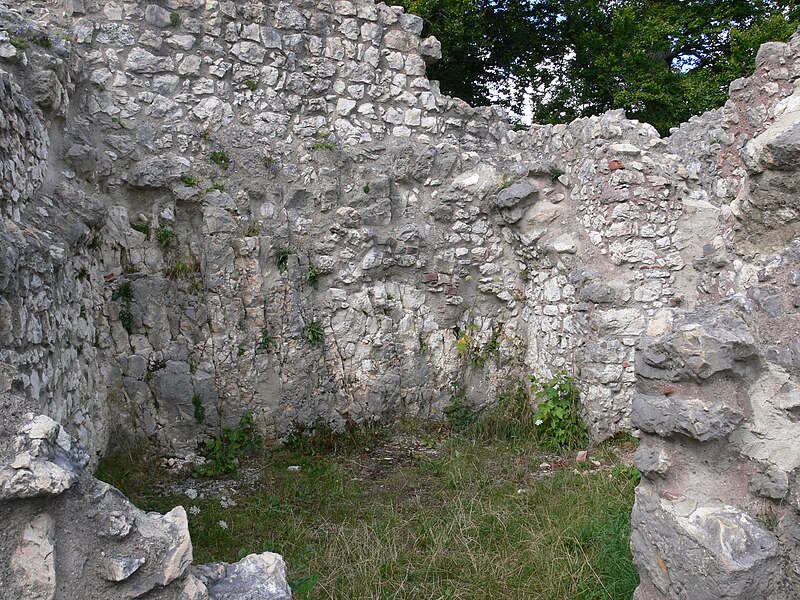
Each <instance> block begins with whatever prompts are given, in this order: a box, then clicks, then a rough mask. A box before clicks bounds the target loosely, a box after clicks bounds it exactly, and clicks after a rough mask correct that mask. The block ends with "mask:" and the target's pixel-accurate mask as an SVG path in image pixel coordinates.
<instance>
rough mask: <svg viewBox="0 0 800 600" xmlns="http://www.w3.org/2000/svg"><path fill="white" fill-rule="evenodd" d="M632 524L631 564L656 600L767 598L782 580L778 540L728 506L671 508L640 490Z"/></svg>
mask: <svg viewBox="0 0 800 600" xmlns="http://www.w3.org/2000/svg"><path fill="white" fill-rule="evenodd" d="M632 522H633V533H632V536H631V548H632V550H633V554H634V563H635V564H636V566H637V568H639V569H640V571H641V572H643V573H646V575H647V578H648V581H649V582H651V583H652V584H653V586H654V587H655V588H656V589H657V590H658V591H659V592H660V593H661V594H663V596H660V597H663V598H691V599H692V600H718V599H719V598H731V599H736V600H751V599H753V598H768V597H770V593H771V592H773V591H775V589H776V586H777V584H778V582H779V581H780V579H781V575H780V562H779V558H780V549H779V544H778V540H777V538H776V537H775V535H774V534H773V533H772V532H770V531H769V530H767V529H766V528H765V527H764V526H763V525H761V524H760V523H759V522H758V521H756V520H755V519H753V518H752V517H751V516H750V515H748V514H746V513H744V512H742V511H741V510H739V509H737V508H735V507H733V506H724V505H722V506H714V505H702V504H698V503H696V502H693V501H692V500H688V499H687V500H682V501H675V502H673V501H670V500H665V499H662V498H659V497H658V496H657V495H656V494H655V493H654V492H652V491H646V490H643V489H642V488H641V487H640V488H638V489H637V490H636V502H635V504H634V507H633V515H632ZM638 597H643V596H638ZM649 597H650V598H654V597H655V596H649Z"/></svg>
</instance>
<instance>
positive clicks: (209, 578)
mask: <svg viewBox="0 0 800 600" xmlns="http://www.w3.org/2000/svg"><path fill="white" fill-rule="evenodd" d="M195 573H196V575H198V576H199V577H200V579H201V580H205V584H206V585H207V586H208V592H209V595H210V596H211V598H212V599H213V600H251V599H254V598H258V599H259V600H290V599H291V597H292V593H291V590H290V589H289V585H288V583H287V582H286V564H285V563H284V562H283V558H282V557H281V556H280V555H279V554H274V553H272V552H264V553H263V554H250V555H248V556H246V557H244V558H243V559H242V560H240V561H239V562H237V563H234V564H228V563H211V564H209V565H204V566H202V567H199V568H197V569H196V570H195Z"/></svg>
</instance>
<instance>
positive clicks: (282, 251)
mask: <svg viewBox="0 0 800 600" xmlns="http://www.w3.org/2000/svg"><path fill="white" fill-rule="evenodd" d="M294 253H295V250H294V248H291V247H289V246H278V247H277V248H275V253H274V257H275V265H276V266H277V267H278V271H280V272H281V273H285V272H286V269H288V268H289V257H290V256H291V255H292V254H294Z"/></svg>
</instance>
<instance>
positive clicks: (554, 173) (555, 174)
mask: <svg viewBox="0 0 800 600" xmlns="http://www.w3.org/2000/svg"><path fill="white" fill-rule="evenodd" d="M563 174H564V169H561V168H560V167H557V166H555V165H553V166H552V167H550V172H549V173H548V177H550V181H555V180H556V179H558V178H559V177H561V176H562V175H563Z"/></svg>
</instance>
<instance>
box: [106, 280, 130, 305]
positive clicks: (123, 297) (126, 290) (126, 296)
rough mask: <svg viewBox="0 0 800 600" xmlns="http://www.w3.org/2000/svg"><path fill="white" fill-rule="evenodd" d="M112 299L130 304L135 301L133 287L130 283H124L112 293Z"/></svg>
mask: <svg viewBox="0 0 800 600" xmlns="http://www.w3.org/2000/svg"><path fill="white" fill-rule="evenodd" d="M111 299H112V300H114V301H120V302H124V303H125V304H130V303H131V301H132V300H133V285H131V282H130V281H123V282H122V283H120V284H119V285H118V286H117V288H116V289H115V290H114V291H113V292H112V293H111Z"/></svg>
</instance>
